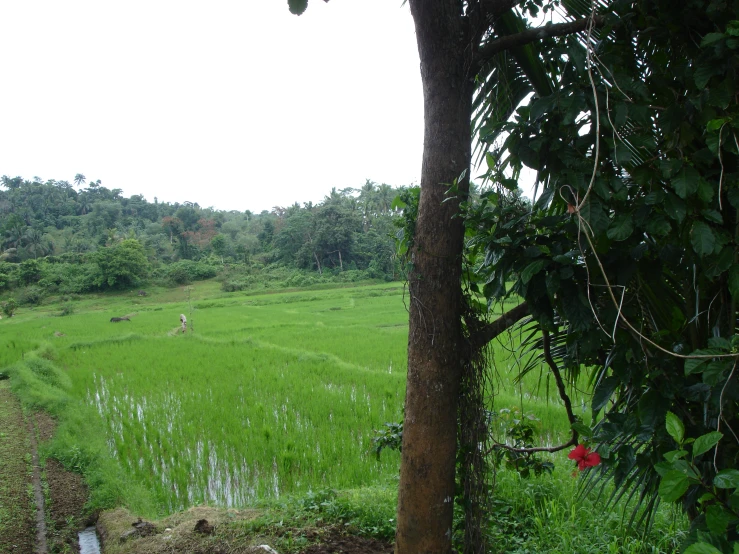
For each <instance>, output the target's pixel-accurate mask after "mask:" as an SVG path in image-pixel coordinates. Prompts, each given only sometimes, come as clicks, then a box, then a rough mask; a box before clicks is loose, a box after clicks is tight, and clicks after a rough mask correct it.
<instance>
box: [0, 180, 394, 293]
mask: <svg viewBox="0 0 739 554" xmlns="http://www.w3.org/2000/svg"><path fill="white" fill-rule="evenodd" d="M71 182H72V183H74V184H75V185H76V186H77V187H78V189H75V188H74V187H73V186H72V184H70V181H64V180H58V181H57V180H53V179H51V180H48V181H43V180H42V179H40V178H38V177H34V178H33V179H30V180H25V179H23V178H22V177H8V176H7V175H6V176H2V177H0V214H2V216H1V217H0V260H2V261H5V262H11V263H10V264H9V267H10V268H11V269H10V270H9V271H8V272H7V276H8V277H7V279H5V280H4V282H5V285H4V287H5V288H10V289H12V288H14V287H16V286H17V287H26V286H31V285H30V284H28V283H25V282H24V281H23V280H22V279H19V278H18V272H17V271H16V270H15V269H14V268H17V267H18V263H20V262H24V261H27V260H38V261H39V262H42V261H43V260H44V259H45V258H47V257H48V260H47V261H48V262H50V264H53V267H52V265H49V264H45V263H43V262H42V267H44V268H46V270H45V272H47V273H48V272H51V274H53V276H52V277H50V278H48V279H47V278H46V277H43V278H41V284H40V285H38V286H40V287H41V288H44V287H47V288H49V287H50V289H49V290H52V289H53V290H56V289H57V288H58V289H59V290H66V291H74V292H84V291H89V290H96V289H100V288H110V287H124V286H128V285H127V283H132V282H135V281H136V280H137V279H140V278H141V275H143V274H146V272H140V271H138V269H136V268H134V270H133V272H132V274H131V275H128V274H126V273H125V272H122V271H119V269H121V268H120V267H117V266H116V263H118V264H119V265H120V262H122V260H121V259H120V256H119V254H120V252H118V251H117V250H116V248H117V247H118V246H120V245H121V244H122V243H123V242H125V241H126V240H128V239H135V240H136V241H138V243H139V245H140V246H141V252H142V254H143V256H144V257H145V259H146V260H147V263H148V264H149V266H150V269H151V270H152V271H153V273H152V275H154V276H155V278H162V276H169V272H168V270H167V269H165V268H166V267H167V266H170V265H171V264H172V263H176V262H179V261H182V260H191V261H194V262H199V261H206V262H207V264H212V265H213V266H214V267H215V266H219V267H220V268H221V270H228V266H229V263H230V264H243V266H244V267H243V271H246V272H249V271H253V270H259V269H260V268H273V267H282V268H287V269H294V270H300V271H315V272H316V274H317V276H319V277H320V276H322V275H323V276H325V275H326V271H327V270H328V271H329V272H330V274H331V275H334V274H338V273H340V272H342V271H346V270H358V271H367V272H368V273H367V275H368V276H372V277H374V278H383V277H384V278H392V276H393V275H396V274H397V271H396V269H397V268H396V263H395V248H394V241H393V238H392V235H394V233H395V228H394V225H393V220H394V219H395V218H396V217H397V213H396V212H395V211H394V210H393V209H392V208H391V204H392V199H393V198H394V197H395V196H396V195H397V193H398V192H399V190H400V189H396V188H393V187H391V186H389V185H385V184H383V185H378V184H376V183H374V182H372V181H370V180H367V181H366V182H365V184H364V185H363V186H362V187H361V188H357V189H354V188H344V189H338V188H334V189H333V190H331V192H330V193H329V195H328V196H326V197H325V198H324V200H323V201H322V202H319V203H315V204H314V203H311V202H309V203H306V204H304V205H302V206H301V205H299V204H294V205H292V206H290V207H288V208H282V207H275V208H274V209H273V210H272V211H271V212H268V211H263V212H261V213H252V212H251V211H246V212H238V211H235V210H233V211H228V212H226V211H216V210H213V209H210V208H201V207H200V206H199V205H198V204H196V203H190V202H185V203H182V204H180V203H175V204H170V203H162V202H159V201H158V200H156V199H155V201H154V202H153V203H152V202H148V201H147V200H146V199H145V198H144V197H143V196H142V195H133V196H131V197H130V198H126V197H124V196H123V195H122V193H121V190H120V189H112V190H110V189H108V188H107V187H105V186H103V184H102V182H100V181H99V180H89V181H88V179H87V178H86V176H85V175H84V174H82V173H79V174H77V175H76V176H75V178H74V179H73V180H72V181H71ZM88 182H89V186H87V187H86V188H82V187H83V186H84V185H85V184H86V183H88ZM124 250H125V249H124ZM114 254H115V255H114ZM124 258H125V257H124ZM139 261H140V260H139ZM60 264H74V266H72V265H69V266H68V267H66V266H65V267H66V269H62V268H61V266H60ZM204 274H205V273H203V272H199V273H198V275H204ZM167 278H169V277H167ZM188 278H191V277H188ZM169 281H170V282H174V281H175V280H174V279H169ZM34 286H35V285H34ZM18 299H19V302H21V303H23V302H24V300H23V298H22V297H21V296H20V295H19V296H18Z"/></svg>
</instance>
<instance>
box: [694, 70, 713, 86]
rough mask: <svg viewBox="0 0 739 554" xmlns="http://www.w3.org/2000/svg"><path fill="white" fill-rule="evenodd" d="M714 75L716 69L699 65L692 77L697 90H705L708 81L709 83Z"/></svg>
mask: <svg viewBox="0 0 739 554" xmlns="http://www.w3.org/2000/svg"><path fill="white" fill-rule="evenodd" d="M715 74H716V68H714V67H712V66H710V65H699V66H698V68H697V69H696V70H695V74H694V75H693V79H694V80H695V86H696V87H698V89H699V90H700V89H704V88H706V85H707V84H708V81H710V80H711V77H713V76H714V75H715Z"/></svg>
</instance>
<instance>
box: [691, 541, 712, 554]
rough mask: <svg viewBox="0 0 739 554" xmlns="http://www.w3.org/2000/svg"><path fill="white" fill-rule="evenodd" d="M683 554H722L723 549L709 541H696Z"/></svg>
mask: <svg viewBox="0 0 739 554" xmlns="http://www.w3.org/2000/svg"><path fill="white" fill-rule="evenodd" d="M683 554H721V551H720V550H719V549H717V548H716V547H715V546H712V545H710V544H708V543H707V542H696V543H693V544H691V545H690V546H689V547H688V548H686V549H685V551H684V553H683Z"/></svg>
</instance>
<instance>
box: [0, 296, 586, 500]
mask: <svg viewBox="0 0 739 554" xmlns="http://www.w3.org/2000/svg"><path fill="white" fill-rule="evenodd" d="M404 292H405V291H404V288H403V286H402V285H400V284H398V283H391V284H383V285H365V286H355V287H351V288H334V289H329V290H308V291H305V290H304V291H295V292H281V293H277V294H275V293H264V294H253V293H252V294H245V293H223V292H221V290H220V288H219V287H218V283H215V282H203V283H198V284H196V285H194V286H191V287H189V288H181V287H180V288H177V289H161V290H154V291H150V294H149V296H147V297H145V298H141V297H138V296H136V295H135V294H134V293H127V294H121V295H100V296H90V297H87V296H86V297H83V298H81V299H78V300H74V301H72V304H73V305H74V306H75V309H74V313H73V314H72V315H67V316H64V317H60V316H58V315H57V313H58V306H48V307H40V308H34V309H31V310H19V313H18V315H17V316H16V317H14V318H13V319H12V320H3V321H1V322H0V338H1V340H2V343H1V344H2V348H1V350H2V352H1V353H0V367H4V366H6V365H10V364H12V363H15V362H16V361H18V360H19V359H20V358H21V357H24V356H26V355H27V354H28V353H29V352H30V351H32V350H35V349H41V350H42V351H43V350H47V351H49V352H50V354H49V355H48V356H47V357H49V358H52V359H53V361H54V363H55V364H56V365H57V366H58V367H60V368H62V369H63V370H64V371H65V372H66V374H67V375H68V377H69V379H70V381H71V386H70V388H69V391H70V394H71V396H72V398H74V399H75V400H76V401H79V402H81V403H82V404H85V405H87V406H88V407H90V408H92V410H91V413H94V414H95V415H94V416H93V417H97V418H99V420H97V421H96V422H94V423H96V424H97V425H98V426H99V427H100V428H102V429H103V431H104V436H105V441H106V443H107V448H108V450H109V452H110V454H111V455H112V456H113V457H114V458H115V459H116V460H117V461H118V462H119V464H120V465H121V467H122V468H123V470H124V472H125V474H126V475H127V476H128V478H130V479H131V480H132V481H133V482H135V483H138V484H140V485H141V486H143V487H144V488H146V489H147V490H150V491H153V492H154V496H155V499H156V503H157V505H158V511H160V512H173V511H177V510H181V509H184V508H187V507H189V506H191V505H196V504H203V503H206V504H210V505H215V506H224V507H244V506H248V505H251V504H253V503H254V502H255V501H257V500H260V499H268V498H279V497H280V496H283V495H287V494H293V493H300V492H306V491H309V490H318V489H323V488H337V489H350V488H355V487H362V486H371V485H376V484H383V483H387V482H390V481H392V480H394V479H396V478H397V474H398V465H399V456H398V454H397V453H396V452H388V451H385V452H383V454H382V456H381V458H380V459H379V460H378V459H377V458H376V457H375V456H374V453H373V452H372V437H373V436H374V430H375V429H380V428H381V427H383V424H384V423H385V422H390V421H398V420H400V419H401V417H402V411H401V408H402V404H403V399H404V394H405V373H406V349H407V339H408V323H407V321H408V315H407V311H406V301H407V296H405V295H404ZM181 313H182V314H185V315H186V316H187V318H188V324H189V328H188V332H187V333H185V334H183V333H181V332H179V315H180V314H181ZM126 315H127V316H129V317H130V321H121V322H118V323H111V322H110V318H111V317H120V316H126ZM496 365H497V367H498V369H499V373H500V375H501V378H500V380H499V382H498V383H497V385H496V391H495V392H496V409H498V408H500V409H512V408H517V409H519V410H521V411H522V412H523V413H533V414H534V415H535V416H536V417H537V418H538V419H539V425H540V441H541V442H543V443H547V442H554V441H556V440H558V439H559V438H560V437H561V436H562V435H564V434H566V433H567V429H568V424H567V420H566V417H565V414H564V411H563V409H562V408H561V406H560V404H559V401H558V399H557V398H556V396H555V395H556V392H555V390H554V387H551V386H550V387H548V389H547V387H546V386H545V384H543V383H539V382H538V380H537V376H535V375H532V376H531V377H530V378H529V380H528V381H524V382H523V383H521V384H519V385H518V386H516V385H514V384H513V380H512V376H513V371H514V370H515V365H516V359H515V356H512V355H511V354H509V352H508V351H507V350H506V348H504V347H502V346H499V347H498V350H497V351H496ZM573 402H575V403H576V405H577V406H580V405H581V404H583V402H584V399H582V398H578V397H577V395H576V394H575V395H574V397H573ZM583 405H584V404H583Z"/></svg>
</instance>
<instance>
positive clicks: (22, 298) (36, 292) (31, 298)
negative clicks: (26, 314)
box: [18, 287, 46, 306]
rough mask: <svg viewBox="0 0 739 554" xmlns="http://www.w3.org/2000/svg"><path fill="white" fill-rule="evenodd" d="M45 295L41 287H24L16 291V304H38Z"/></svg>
mask: <svg viewBox="0 0 739 554" xmlns="http://www.w3.org/2000/svg"><path fill="white" fill-rule="evenodd" d="M44 296H46V291H44V289H42V288H41V287H26V288H25V289H22V290H21V291H20V292H19V293H18V304H19V305H20V306H38V305H39V304H41V301H42V300H43V299H44Z"/></svg>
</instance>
